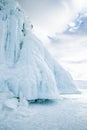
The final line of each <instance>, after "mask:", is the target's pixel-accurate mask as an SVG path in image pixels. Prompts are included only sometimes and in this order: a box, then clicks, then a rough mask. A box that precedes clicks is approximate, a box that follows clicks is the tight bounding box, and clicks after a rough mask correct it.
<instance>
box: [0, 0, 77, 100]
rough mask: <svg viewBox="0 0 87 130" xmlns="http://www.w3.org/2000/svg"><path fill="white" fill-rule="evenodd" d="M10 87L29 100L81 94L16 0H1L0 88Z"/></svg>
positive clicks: (2, 89) (15, 92)
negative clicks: (37, 34) (33, 28)
mask: <svg viewBox="0 0 87 130" xmlns="http://www.w3.org/2000/svg"><path fill="white" fill-rule="evenodd" d="M7 89H8V90H9V92H12V93H13V94H14V96H15V97H19V98H21V97H22V98H23V97H24V98H25V99H27V100H32V99H56V98H58V95H59V93H60V94H61V93H63V94H65V93H79V91H78V90H77V89H76V87H75V85H74V82H73V79H72V77H71V75H70V74H69V73H68V72H66V71H65V70H64V69H63V68H62V67H61V66H60V65H59V64H58V63H57V62H56V61H55V60H54V59H53V58H52V56H51V55H50V54H49V53H48V51H47V50H46V48H45V47H44V46H43V44H42V43H41V41H39V40H38V39H37V38H36V36H35V35H34V34H33V33H32V31H31V25H30V22H29V21H28V19H27V18H26V16H25V14H24V13H23V11H22V10H21V9H20V6H19V4H18V3H17V2H16V1H14V0H0V91H5V90H7Z"/></svg>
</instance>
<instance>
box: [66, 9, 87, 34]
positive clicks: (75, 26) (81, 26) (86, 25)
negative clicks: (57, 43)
mask: <svg viewBox="0 0 87 130" xmlns="http://www.w3.org/2000/svg"><path fill="white" fill-rule="evenodd" d="M64 33H66V34H80V35H84V34H87V9H84V10H82V11H80V12H79V13H78V14H77V16H76V17H75V19H74V20H73V21H72V22H71V23H70V24H69V25H68V27H67V30H66V31H65V32H64Z"/></svg>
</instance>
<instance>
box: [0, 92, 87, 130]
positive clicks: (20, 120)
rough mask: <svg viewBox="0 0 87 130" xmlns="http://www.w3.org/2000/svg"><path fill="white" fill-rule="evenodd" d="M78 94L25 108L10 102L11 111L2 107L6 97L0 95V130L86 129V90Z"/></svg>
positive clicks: (5, 106) (32, 104) (31, 104)
mask: <svg viewBox="0 0 87 130" xmlns="http://www.w3.org/2000/svg"><path fill="white" fill-rule="evenodd" d="M81 91H82V94H77V95H62V96H60V99H58V100H50V101H46V102H43V103H30V104H29V105H28V106H25V107H24V106H22V105H19V106H18V107H16V103H17V102H16V100H12V99H11V101H10V107H11V108H9V104H8V107H7V105H6V103H5V104H4V105H2V102H5V100H6V99H7V98H6V97H7V96H8V95H7V96H6V93H0V130H87V90H81ZM13 102H14V103H13Z"/></svg>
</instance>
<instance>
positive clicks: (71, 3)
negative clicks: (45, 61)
mask: <svg viewBox="0 0 87 130" xmlns="http://www.w3.org/2000/svg"><path fill="white" fill-rule="evenodd" d="M18 1H19V3H20V4H21V6H22V8H24V10H25V11H26V13H27V15H28V16H29V18H30V20H31V22H32V24H33V25H34V29H35V30H36V31H37V33H38V34H40V35H41V36H43V37H44V36H46V35H48V34H53V33H55V32H61V31H62V30H64V28H65V27H66V24H67V23H68V22H69V21H70V19H71V18H72V17H73V16H74V14H75V13H76V12H77V11H79V10H81V9H82V8H85V7H87V0H26V1H25V0H18Z"/></svg>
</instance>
